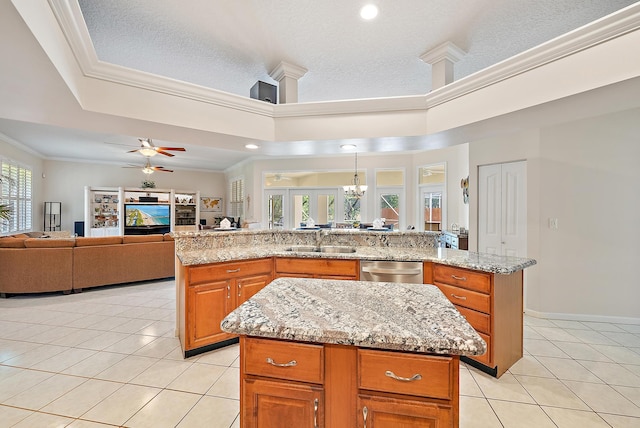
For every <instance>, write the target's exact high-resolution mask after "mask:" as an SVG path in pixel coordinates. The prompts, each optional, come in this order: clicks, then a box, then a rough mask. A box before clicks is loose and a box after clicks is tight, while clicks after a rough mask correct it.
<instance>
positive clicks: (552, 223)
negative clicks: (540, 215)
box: [549, 217, 558, 229]
mask: <svg viewBox="0 0 640 428" xmlns="http://www.w3.org/2000/svg"><path fill="white" fill-rule="evenodd" d="M557 228H558V219H557V218H554V217H549V229H557Z"/></svg>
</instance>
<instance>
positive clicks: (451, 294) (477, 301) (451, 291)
mask: <svg viewBox="0 0 640 428" xmlns="http://www.w3.org/2000/svg"><path fill="white" fill-rule="evenodd" d="M435 285H436V286H437V287H438V288H439V289H440V291H442V292H443V293H444V295H445V296H447V299H449V300H450V301H451V303H453V304H454V305H459V306H464V307H465V308H469V309H475V310H476V311H480V312H484V313H487V314H488V313H490V309H491V301H490V298H489V295H488V294H482V293H477V292H475V291H471V290H467V289H465V288H460V287H454V286H452V285H446V284H441V283H439V282H436V283H435Z"/></svg>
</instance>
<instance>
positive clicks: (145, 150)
mask: <svg viewBox="0 0 640 428" xmlns="http://www.w3.org/2000/svg"><path fill="white" fill-rule="evenodd" d="M139 152H140V153H141V154H142V156H146V157H148V158H150V157H152V156H155V155H157V154H158V152H157V151H156V150H155V149H152V148H150V147H144V148H142V149H140V150H139Z"/></svg>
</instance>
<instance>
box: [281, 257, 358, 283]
mask: <svg viewBox="0 0 640 428" xmlns="http://www.w3.org/2000/svg"><path fill="white" fill-rule="evenodd" d="M358 275H359V269H358V260H337V259H301V258H295V257H278V258H276V259H275V276H276V278H280V277H286V276H291V277H298V278H321V279H346V280H357V279H358Z"/></svg>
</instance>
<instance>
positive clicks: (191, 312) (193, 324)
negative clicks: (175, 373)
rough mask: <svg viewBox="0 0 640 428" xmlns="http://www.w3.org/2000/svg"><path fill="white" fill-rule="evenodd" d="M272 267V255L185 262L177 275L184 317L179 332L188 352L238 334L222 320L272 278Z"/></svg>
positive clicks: (198, 350) (201, 349)
mask: <svg viewBox="0 0 640 428" xmlns="http://www.w3.org/2000/svg"><path fill="white" fill-rule="evenodd" d="M272 269H273V263H272V260H271V258H266V259H257V260H246V261H236V262H228V263H212V264H208V265H198V266H186V267H185V266H183V267H182V268H181V272H180V274H179V275H178V276H177V277H176V279H177V281H178V283H179V287H180V290H179V294H180V303H179V304H180V306H181V308H180V314H181V317H182V318H183V319H180V326H179V335H180V342H181V343H182V344H183V351H184V353H185V356H191V355H195V354H196V353H199V352H203V351H206V350H208V349H210V348H208V347H211V345H215V344H217V343H221V342H224V341H226V340H230V339H233V338H235V337H236V336H234V335H231V334H228V333H225V332H224V331H222V329H221V328H220V323H221V322H222V320H223V319H224V317H226V316H227V315H228V314H229V313H230V312H231V311H233V310H234V309H235V308H237V307H238V306H239V305H240V304H242V303H243V302H245V301H246V300H247V299H249V298H250V297H251V296H253V295H254V294H255V293H257V292H258V291H260V290H261V289H262V288H263V287H265V286H266V285H267V284H269V283H270V282H271V280H272V279H273V274H272ZM183 296H184V297H183ZM214 347H215V346H214ZM196 350H197V352H196Z"/></svg>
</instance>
